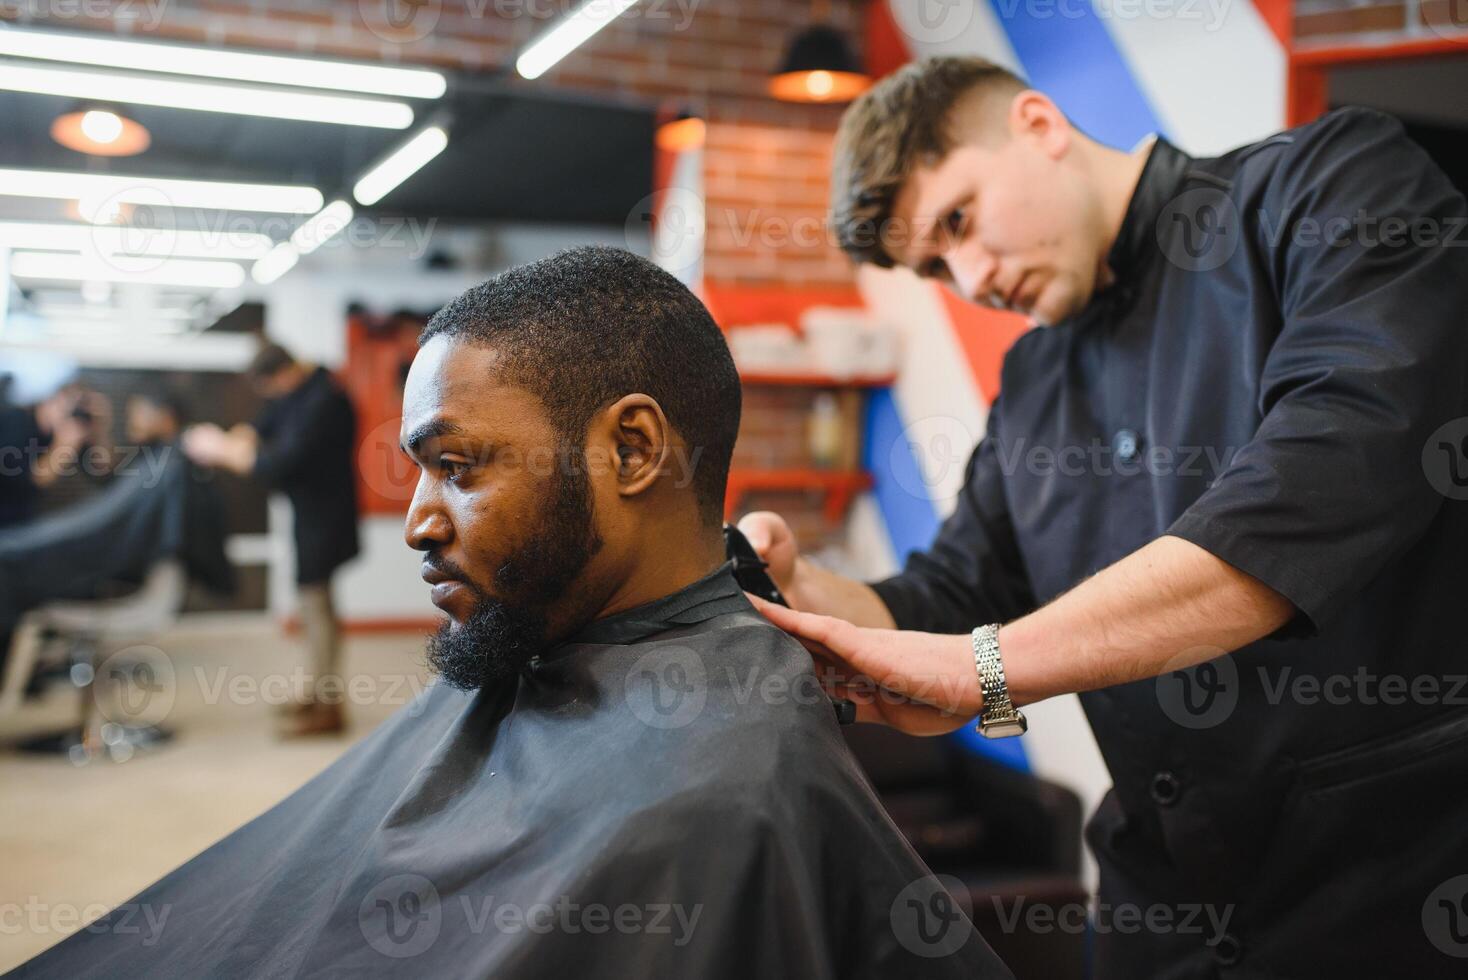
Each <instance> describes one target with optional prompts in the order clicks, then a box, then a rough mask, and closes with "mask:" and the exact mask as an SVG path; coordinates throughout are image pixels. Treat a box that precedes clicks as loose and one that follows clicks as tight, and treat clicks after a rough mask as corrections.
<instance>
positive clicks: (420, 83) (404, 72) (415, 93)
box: [0, 28, 447, 99]
mask: <svg viewBox="0 0 1468 980" xmlns="http://www.w3.org/2000/svg"><path fill="white" fill-rule="evenodd" d="M0 54H4V55H11V56H13V57H17V58H44V59H46V60H48V61H65V62H71V63H73V64H83V65H97V66H99V67H103V68H132V69H136V70H138V71H150V72H166V73H168V74H174V75H199V76H202V77H205V78H228V79H233V80H235V81H239V82H259V83H262V84H270V85H294V86H296V87H298V88H322V89H336V90H338V91H342V92H361V93H363V94H366V95H396V96H399V97H401V98H407V99H436V98H439V97H440V96H442V95H443V94H444V91H445V90H446V88H447V82H446V80H445V78H444V76H443V75H442V74H441V73H439V72H436V71H430V70H428V69H424V68H392V67H385V66H382V65H365V64H357V63H353V62H347V61H327V60H323V59H318V58H294V57H286V56H283V55H272V54H251V53H248V52H244V51H226V50H221V49H219V48H205V47H194V46H188V45H181V44H157V43H154V42H151V41H128V40H123V39H121V38H109V37H96V36H90V35H86V34H63V33H54V32H50V31H29V30H18V29H15V28H11V29H0Z"/></svg>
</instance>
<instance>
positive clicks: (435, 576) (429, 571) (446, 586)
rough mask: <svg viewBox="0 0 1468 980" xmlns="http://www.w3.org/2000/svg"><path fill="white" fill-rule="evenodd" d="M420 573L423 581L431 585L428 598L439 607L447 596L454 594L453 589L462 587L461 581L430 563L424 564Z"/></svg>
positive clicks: (446, 600) (445, 600)
mask: <svg viewBox="0 0 1468 980" xmlns="http://www.w3.org/2000/svg"><path fill="white" fill-rule="evenodd" d="M420 574H421V575H422V577H423V581H425V582H427V583H428V584H429V585H431V586H433V588H432V590H430V594H429V598H430V599H432V601H433V604H434V605H435V606H438V607H440V608H442V607H443V605H444V604H445V603H446V602H448V600H449V597H450V596H452V595H453V594H454V592H455V590H457V589H459V588H462V587H463V585H464V583H463V582H461V581H459V580H458V579H456V578H454V577H452V576H450V575H448V574H447V573H445V572H442V571H440V570H439V569H437V568H434V567H433V566H432V565H427V564H425V565H424V566H423V568H422V570H421V572H420Z"/></svg>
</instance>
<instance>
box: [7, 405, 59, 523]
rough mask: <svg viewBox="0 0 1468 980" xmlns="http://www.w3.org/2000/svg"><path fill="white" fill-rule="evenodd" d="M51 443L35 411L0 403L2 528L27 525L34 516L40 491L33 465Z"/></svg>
mask: <svg viewBox="0 0 1468 980" xmlns="http://www.w3.org/2000/svg"><path fill="white" fill-rule="evenodd" d="M50 443H51V437H50V436H49V435H47V434H46V433H44V432H42V431H41V427H40V425H39V424H37V422H36V413H35V410H34V409H29V408H22V407H21V406H19V405H11V404H10V403H8V402H6V401H3V400H0V527H11V526H14V525H18V524H24V523H25V522H26V521H29V520H30V519H31V518H32V517H34V516H35V512H36V497H37V496H38V495H39V491H38V489H37V487H36V481H35V477H34V476H32V475H31V465H32V463H34V462H35V460H36V458H37V457H38V456H39V455H40V454H41V453H43V452H45V451H46V447H47V446H49V445H50Z"/></svg>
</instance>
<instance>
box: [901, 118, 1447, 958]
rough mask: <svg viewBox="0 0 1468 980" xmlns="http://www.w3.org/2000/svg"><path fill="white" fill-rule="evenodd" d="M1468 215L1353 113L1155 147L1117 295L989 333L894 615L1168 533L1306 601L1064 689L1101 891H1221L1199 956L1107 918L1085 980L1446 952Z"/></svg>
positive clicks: (1374, 125)
mask: <svg viewBox="0 0 1468 980" xmlns="http://www.w3.org/2000/svg"><path fill="white" fill-rule="evenodd" d="M1465 213H1468V212H1465V205H1464V199H1463V197H1462V195H1461V194H1459V193H1458V192H1457V191H1456V190H1455V189H1454V188H1453V187H1452V186H1451V184H1450V183H1449V181H1448V180H1447V178H1446V177H1445V176H1444V174H1443V173H1442V172H1441V171H1440V170H1439V169H1438V168H1437V167H1436V166H1435V165H1434V164H1433V163H1432V162H1431V161H1430V160H1429V159H1428V157H1427V156H1426V154H1424V153H1423V152H1422V151H1421V150H1420V149H1419V148H1418V147H1417V146H1416V145H1415V144H1413V143H1412V142H1410V141H1409V140H1408V139H1407V138H1406V137H1405V135H1404V134H1403V130H1402V127H1401V126H1400V124H1398V123H1397V122H1396V121H1395V120H1392V119H1390V118H1389V117H1386V116H1383V115H1381V114H1378V113H1374V112H1369V111H1365V110H1360V109H1349V110H1342V111H1338V112H1334V113H1331V114H1330V115H1328V116H1325V117H1324V118H1322V119H1320V120H1318V121H1316V122H1314V123H1311V124H1309V125H1307V126H1303V127H1300V128H1298V129H1295V130H1291V131H1289V132H1286V133H1282V134H1279V135H1276V136H1274V137H1271V138H1269V139H1266V140H1264V141H1262V142H1260V143H1256V144H1254V145H1252V146H1247V147H1243V148H1241V149H1238V150H1235V151H1234V152H1231V153H1229V154H1227V155H1225V156H1222V157H1219V158H1217V159H1206V160H1204V159H1192V158H1190V157H1188V156H1187V155H1186V154H1184V153H1182V152H1181V151H1179V150H1178V149H1177V148H1175V147H1173V146H1171V145H1169V144H1168V143H1167V142H1165V141H1162V140H1159V141H1158V142H1157V143H1156V145H1155V146H1154V147H1153V149H1152V150H1151V152H1150V155H1149V157H1148V160H1147V162H1146V166H1145V169H1144V170H1143V173H1142V176H1141V180H1140V182H1139V184H1138V186H1137V189H1136V191H1135V194H1134V195H1133V198H1132V200H1131V203H1130V205H1129V208H1128V211H1127V213H1126V217H1125V219H1124V221H1123V225H1122V228H1121V230H1120V234H1119V236H1118V238H1117V240H1116V242H1115V244H1114V246H1113V248H1112V249H1111V252H1110V254H1109V256H1108V262H1109V264H1110V266H1111V268H1112V270H1113V271H1114V272H1115V274H1116V280H1115V283H1114V285H1112V286H1110V287H1109V288H1107V289H1105V290H1104V291H1102V292H1100V293H1098V294H1097V296H1096V297H1095V298H1094V299H1093V300H1092V301H1091V303H1090V304H1089V305H1088V306H1087V307H1086V308H1085V309H1084V310H1083V311H1081V312H1080V313H1079V314H1077V315H1076V316H1074V317H1072V318H1071V319H1069V320H1067V321H1065V322H1063V323H1060V324H1058V325H1056V326H1055V327H1053V328H1049V329H1037V330H1033V331H1030V332H1029V333H1028V334H1026V335H1024V336H1023V337H1022V338H1021V339H1020V340H1019V341H1018V342H1017V343H1016V344H1015V345H1014V347H1013V348H1012V349H1011V350H1010V352H1009V354H1008V355H1007V357H1006V358H1005V362H1004V369H1003V377H1002V394H1001V396H1000V397H999V399H998V400H997V401H996V402H995V404H994V406H993V408H992V411H991V414H990V416H989V423H988V432H987V435H986V437H985V439H984V440H983V442H982V443H981V444H980V445H979V447H978V448H977V450H976V451H975V452H974V454H973V457H972V459H971V460H970V462H969V469H968V473H967V482H966V486H965V487H964V490H963V492H962V495H961V496H960V498H959V500H958V503H957V508H956V510H955V511H954V513H953V514H952V516H951V517H950V518H949V519H948V520H947V521H946V523H945V524H944V525H943V527H942V529H941V531H940V532H939V534H938V537H937V540H936V541H935V542H934V543H933V545H932V547H931V548H930V549H929V550H928V551H927V552H926V553H919V554H915V555H913V556H912V557H911V559H910V560H909V561H908V563H907V566H906V568H905V570H904V571H903V572H902V573H901V574H900V575H898V576H896V577H894V578H891V579H889V580H887V581H885V582H881V583H878V584H876V586H875V588H876V590H877V592H878V594H879V595H880V596H881V597H882V599H883V600H884V601H885V602H886V604H887V606H888V607H889V608H890V609H891V611H892V614H893V616H894V617H895V618H896V620H897V623H898V625H899V626H901V627H904V628H918V629H927V630H939V631H945V632H960V631H967V630H969V629H972V628H973V627H975V626H978V625H981V624H984V623H990V622H996V621H1004V620H1009V619H1013V618H1015V617H1018V616H1021V615H1023V614H1025V613H1028V612H1030V611H1031V610H1033V609H1035V608H1036V607H1037V606H1039V605H1041V604H1043V603H1045V602H1047V601H1048V600H1050V599H1053V598H1055V597H1056V596H1057V595H1059V594H1060V593H1062V592H1064V591H1065V590H1067V589H1069V588H1071V587H1072V586H1074V585H1076V584H1077V583H1079V582H1080V581H1081V580H1082V579H1084V578H1085V577H1087V576H1089V575H1091V574H1093V573H1095V572H1098V571H1100V570H1101V569H1102V568H1105V567H1106V566H1108V565H1110V564H1112V563H1113V562H1115V561H1117V560H1118V559H1120V558H1122V557H1124V556H1126V555H1127V554H1129V553H1131V552H1133V551H1136V550H1137V549H1138V548H1140V547H1142V546H1143V545H1145V544H1147V543H1148V542H1150V541H1152V540H1153V539H1155V538H1157V537H1158V536H1159V535H1163V534H1169V535H1175V536H1177V537H1180V538H1183V539H1185V540H1187V541H1191V542H1193V543H1195V544H1197V545H1199V546H1201V547H1202V548H1204V549H1206V550H1207V551H1209V552H1211V553H1212V554H1214V555H1216V556H1217V557H1219V558H1221V559H1222V560H1224V561H1226V562H1228V563H1229V564H1230V565H1233V566H1235V567H1236V568H1239V569H1241V570H1243V571H1245V572H1247V573H1249V574H1250V575H1252V576H1254V577H1256V578H1258V579H1259V580H1260V581H1262V582H1264V583H1265V584H1266V585H1268V586H1270V587H1271V588H1273V589H1274V590H1276V591H1277V592H1279V593H1280V594H1282V595H1283V596H1285V597H1286V598H1288V599H1289V600H1290V601H1291V602H1292V603H1293V604H1294V605H1295V607H1296V608H1297V610H1298V615H1297V616H1296V618H1295V620H1294V621H1293V622H1292V623H1291V624H1290V625H1289V626H1288V627H1286V628H1285V629H1284V630H1282V631H1281V632H1280V633H1279V634H1277V635H1276V636H1274V637H1271V638H1269V639H1266V640H1263V641H1260V642H1257V643H1254V644H1251V645H1249V646H1246V647H1244V648H1242V649H1240V650H1238V651H1235V652H1234V653H1233V654H1232V655H1229V656H1224V657H1220V658H1219V659H1217V660H1214V661H1211V662H1209V663H1207V664H1204V665H1201V666H1199V667H1197V668H1193V669H1191V670H1188V671H1177V672H1172V673H1167V674H1164V675H1163V676H1162V677H1160V678H1158V679H1156V680H1147V681H1140V682H1136V683H1132V684H1127V685H1122V686H1118V687H1114V688H1110V689H1107V690H1102V691H1095V692H1091V693H1087V694H1083V695H1081V701H1082V704H1083V706H1084V708H1085V710H1086V713H1087V716H1088V718H1089V720H1090V722H1091V726H1092V728H1093V730H1094V731H1095V734H1096V739H1097V742H1098V743H1099V745H1100V748H1101V751H1102V754H1103V755H1104V757H1105V759H1106V763H1107V766H1108V768H1109V769H1110V772H1111V776H1112V779H1113V782H1114V784H1115V787H1114V789H1113V790H1112V792H1111V793H1110V794H1108V796H1107V798H1106V800H1105V801H1104V802H1103V804H1102V806H1101V809H1100V811H1099V812H1098V814H1097V816H1096V817H1095V819H1093V821H1092V824H1091V826H1090V828H1089V830H1088V836H1089V839H1090V841H1091V843H1092V845H1093V847H1094V848H1095V850H1096V852H1097V857H1098V859H1099V861H1100V863H1101V868H1102V900H1103V901H1105V900H1107V898H1108V896H1110V897H1111V899H1112V900H1113V901H1133V902H1137V903H1139V904H1141V905H1142V906H1143V907H1145V906H1147V905H1148V904H1149V903H1164V904H1167V905H1169V906H1173V907H1175V906H1176V905H1177V904H1179V903H1184V902H1189V901H1195V902H1211V903H1216V904H1218V905H1219V906H1222V905H1226V904H1232V905H1234V906H1235V907H1236V911H1235V913H1234V914H1233V916H1232V919H1231V922H1230V925H1229V930H1230V935H1229V940H1228V942H1227V943H1223V944H1216V945H1214V946H1212V947H1208V946H1205V944H1204V942H1203V938H1206V937H1198V936H1188V935H1182V934H1180V933H1179V932H1178V931H1177V930H1169V931H1166V932H1165V934H1160V933H1159V932H1158V931H1157V930H1149V929H1142V930H1140V931H1139V932H1134V933H1132V934H1129V935H1127V934H1121V933H1120V932H1119V931H1113V932H1111V933H1110V934H1107V935H1099V936H1098V937H1097V964H1098V966H1099V967H1100V968H1101V975H1103V976H1109V975H1118V976H1131V977H1135V976H1162V975H1164V974H1166V975H1169V976H1171V975H1174V974H1172V973H1167V972H1166V971H1167V970H1168V969H1181V970H1182V971H1183V972H1181V973H1179V974H1178V975H1186V976H1192V975H1209V976H1211V975H1215V974H1214V973H1212V972H1209V971H1212V970H1215V969H1217V970H1220V971H1222V972H1221V974H1219V975H1225V976H1227V975H1239V974H1231V973H1229V970H1230V969H1236V970H1245V971H1255V972H1248V974H1247V975H1259V974H1258V973H1257V971H1264V972H1265V973H1267V974H1269V975H1277V976H1326V975H1332V976H1346V975H1352V976H1365V975H1377V976H1384V975H1408V974H1412V975H1417V976H1428V975H1435V974H1434V973H1433V971H1434V970H1443V969H1446V968H1447V967H1448V966H1449V965H1456V964H1460V963H1461V962H1462V961H1461V960H1458V961H1452V960H1450V959H1449V958H1448V957H1447V956H1446V955H1445V954H1444V953H1443V952H1442V951H1441V948H1440V947H1439V946H1437V945H1435V943H1434V939H1433V937H1432V935H1430V930H1429V929H1426V928H1425V927H1424V919H1423V916H1424V911H1423V909H1424V903H1425V902H1426V901H1427V900H1428V898H1429V895H1430V893H1431V892H1432V890H1433V889H1434V888H1435V887H1436V886H1438V885H1439V884H1440V883H1441V882H1443V881H1444V880H1445V879H1448V878H1450V877H1451V876H1452V875H1454V874H1462V873H1464V872H1468V845H1465V838H1468V834H1465V832H1464V828H1465V826H1468V791H1465V790H1464V788H1463V787H1464V786H1468V690H1465V689H1464V688H1463V686H1462V685H1461V680H1462V677H1463V675H1464V674H1465V673H1468V655H1465V654H1468V644H1465V642H1464V639H1463V634H1462V631H1461V628H1460V626H1459V622H1460V610H1461V607H1462V606H1463V604H1464V601H1465V600H1468V572H1465V562H1468V502H1465V498H1468V230H1465V228H1464V218H1465ZM1114 625H1115V626H1116V627H1117V628H1125V624H1114ZM1178 652H1179V654H1183V653H1185V651H1181V650H1180V651H1178ZM1219 653H1220V654H1221V653H1222V651H1219ZM1390 677H1397V678H1399V679H1400V683H1398V682H1396V681H1388V680H1387V678H1390ZM1414 683H1415V684H1417V685H1418V686H1417V687H1416V688H1415V691H1414V689H1413V687H1412V685H1413V684H1414ZM1403 684H1404V685H1406V693H1405V696H1403V695H1402V694H1401V692H1400V690H1399V688H1400V687H1401V685H1403ZM1452 900H1453V901H1456V898H1453V899H1452ZM1465 907H1468V906H1465ZM1463 925H1464V926H1465V927H1468V923H1464V924H1463ZM1445 941H1447V940H1445ZM1465 952H1468V949H1465ZM1414 966H1415V967H1417V970H1416V972H1414V971H1413V969H1412V967H1414ZM1404 969H1405V970H1406V971H1407V972H1406V973H1403V972H1401V971H1402V970H1404ZM1424 971H1425V972H1424Z"/></svg>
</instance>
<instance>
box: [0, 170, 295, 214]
mask: <svg viewBox="0 0 1468 980" xmlns="http://www.w3.org/2000/svg"><path fill="white" fill-rule="evenodd" d="M7 195H8V196H11V197H45V198H54V199H56V200H62V201H70V200H91V201H100V202H113V203H117V204H143V205H157V204H164V205H166V206H168V207H174V208H211V209H218V210H220V211H272V212H277V213H281V214H311V213H313V212H315V211H318V210H320V208H321V203H322V198H321V192H320V191H318V190H317V189H316V188H314V187H303V186H300V185H295V184H238V183H230V182H226V181H217V180H179V179H175V178H167V177H125V176H119V175H115V174H87V173H76V172H73V171H65V170H0V197H4V196H7Z"/></svg>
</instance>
